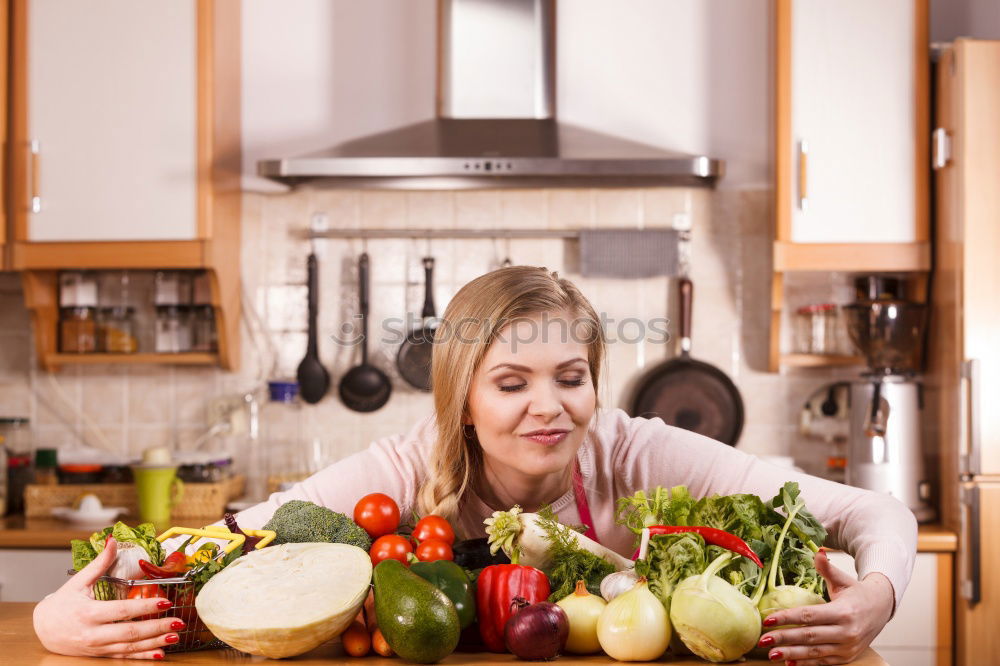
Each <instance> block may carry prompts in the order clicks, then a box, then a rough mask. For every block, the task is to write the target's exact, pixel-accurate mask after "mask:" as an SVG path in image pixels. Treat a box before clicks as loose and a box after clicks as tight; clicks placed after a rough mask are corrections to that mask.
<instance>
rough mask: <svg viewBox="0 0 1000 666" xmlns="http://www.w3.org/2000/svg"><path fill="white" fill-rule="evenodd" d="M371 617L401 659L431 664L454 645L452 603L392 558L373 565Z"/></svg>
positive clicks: (455, 630)
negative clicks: (372, 613) (373, 586)
mask: <svg viewBox="0 0 1000 666" xmlns="http://www.w3.org/2000/svg"><path fill="white" fill-rule="evenodd" d="M372 578H373V581H374V583H375V617H376V618H377V619H378V626H379V629H381V630H382V635H383V636H385V640H386V642H388V643H389V647H391V648H392V649H393V651H395V653H396V654H398V655H399V656H400V657H402V658H403V659H407V660H409V661H415V662H417V663H418V664H432V663H434V662H436V661H440V660H441V659H443V658H445V657H447V656H448V655H449V654H451V653H452V652H454V651H455V647H456V646H457V645H458V637H459V621H458V612H457V611H456V610H455V604H453V603H452V602H451V600H450V599H448V597H447V595H445V593H444V592H442V591H441V590H439V589H438V588H436V587H434V585H432V584H431V583H429V582H427V581H426V580H424V579H423V578H421V577H420V576H418V575H416V574H415V573H413V572H411V571H410V570H408V569H407V568H406V567H404V566H403V565H402V564H401V563H400V562H398V561H396V560H383V561H382V562H379V564H378V566H376V567H375V571H374V573H373V576H372Z"/></svg>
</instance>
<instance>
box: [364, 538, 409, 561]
mask: <svg viewBox="0 0 1000 666" xmlns="http://www.w3.org/2000/svg"><path fill="white" fill-rule="evenodd" d="M412 552H413V546H411V545H410V542H409V541H408V540H407V538H406V537H402V536H399V535H398V534H386V535H385V536H380V537H379V538H378V539H375V543H373V544H372V548H371V550H369V551H368V554H369V555H370V556H371V558H372V566H376V565H378V563H379V562H381V561H382V560H399V561H400V562H402V563H403V564H404V565H406V566H409V564H410V563H409V562H408V561H407V559H406V556H407V555H409V554H410V553H412Z"/></svg>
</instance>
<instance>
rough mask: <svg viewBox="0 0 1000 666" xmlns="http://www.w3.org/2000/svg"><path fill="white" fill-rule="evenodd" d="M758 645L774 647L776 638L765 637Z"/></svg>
mask: <svg viewBox="0 0 1000 666" xmlns="http://www.w3.org/2000/svg"><path fill="white" fill-rule="evenodd" d="M757 645H759V646H760V647H771V646H772V645H774V636H764V638H762V639H760V642H759V643H757Z"/></svg>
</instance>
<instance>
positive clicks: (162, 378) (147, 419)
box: [127, 366, 173, 426]
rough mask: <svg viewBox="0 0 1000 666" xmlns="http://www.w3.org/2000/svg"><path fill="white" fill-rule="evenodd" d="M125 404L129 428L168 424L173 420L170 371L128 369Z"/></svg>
mask: <svg viewBox="0 0 1000 666" xmlns="http://www.w3.org/2000/svg"><path fill="white" fill-rule="evenodd" d="M127 402H128V424H129V426H132V425H135V426H153V425H163V424H168V423H170V422H171V421H172V420H173V396H172V391H171V390H170V370H169V369H166V370H164V369H159V368H157V369H150V368H140V367H138V366H136V367H132V368H129V370H128V393H127Z"/></svg>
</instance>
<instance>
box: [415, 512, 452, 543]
mask: <svg viewBox="0 0 1000 666" xmlns="http://www.w3.org/2000/svg"><path fill="white" fill-rule="evenodd" d="M429 539H434V540H436V541H444V542H445V543H446V544H448V545H449V546H450V545H451V544H453V543H455V530H453V529H451V525H449V524H448V521H447V520H445V519H444V518H442V517H441V516H424V517H423V518H421V519H420V520H419V522H417V526H416V527H414V528H413V540H414V541H416V542H417V543H420V542H423V541H427V540H429Z"/></svg>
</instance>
